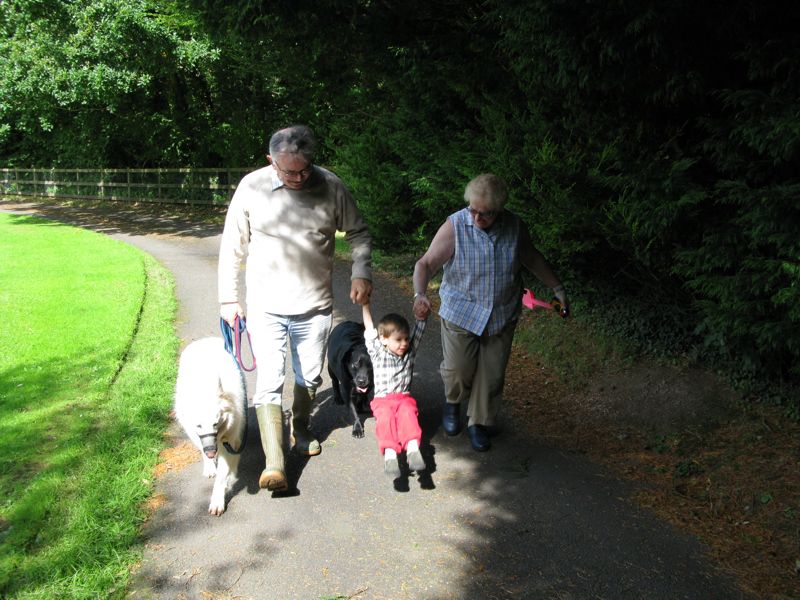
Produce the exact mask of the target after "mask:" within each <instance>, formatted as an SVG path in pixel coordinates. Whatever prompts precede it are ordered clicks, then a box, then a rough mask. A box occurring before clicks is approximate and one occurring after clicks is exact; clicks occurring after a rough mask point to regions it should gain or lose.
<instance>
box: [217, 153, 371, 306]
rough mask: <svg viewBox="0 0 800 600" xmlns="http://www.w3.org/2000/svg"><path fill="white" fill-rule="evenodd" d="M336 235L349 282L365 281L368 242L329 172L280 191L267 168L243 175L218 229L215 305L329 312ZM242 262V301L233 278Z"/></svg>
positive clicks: (358, 216) (354, 210) (316, 173)
mask: <svg viewBox="0 0 800 600" xmlns="http://www.w3.org/2000/svg"><path fill="white" fill-rule="evenodd" d="M337 231H343V232H345V239H346V240H347V241H348V242H349V243H350V247H351V251H352V259H353V268H352V278H354V279H355V278H363V279H370V280H371V279H372V266H371V245H372V239H371V237H370V235H369V232H368V231H367V226H366V225H365V223H364V221H363V219H362V217H361V213H360V212H359V211H358V208H357V207H356V205H355V202H354V201H353V197H352V196H351V194H350V192H349V191H348V189H347V188H346V187H345V185H344V184H343V183H342V181H341V180H340V179H339V178H338V177H337V176H336V175H334V174H333V173H331V172H330V171H328V170H326V169H323V168H322V167H318V166H315V167H314V171H313V173H312V174H311V176H310V177H309V180H308V183H307V185H306V187H305V188H304V189H302V190H291V189H288V188H286V187H284V186H283V184H282V182H281V181H280V179H279V178H278V176H277V173H276V172H275V169H274V168H273V167H271V166H270V167H265V168H263V169H259V170H257V171H254V172H252V173H249V174H247V175H245V177H244V178H243V179H242V181H241V182H240V183H239V185H238V187H237V188H236V192H235V193H234V195H233V198H232V199H231V203H230V206H229V207H228V214H227V216H226V218H225V228H224V230H223V232H222V242H221V243H220V251H219V279H218V284H219V290H218V291H219V301H220V303H224V302H239V303H241V304H242V305H243V306H244V305H245V302H246V305H247V310H248V311H251V310H259V311H264V312H269V313H274V314H281V315H300V314H305V313H307V312H310V311H312V310H322V309H326V308H330V307H331V306H332V305H333V289H332V272H333V251H334V235H335V234H336V232H337ZM245 261H246V264H245ZM243 265H244V266H245V278H244V279H245V286H246V289H247V297H246V298H245V297H244V293H243V292H244V291H243V290H242V289H241V288H242V285H241V280H240V277H239V272H240V270H241V269H242V266H243Z"/></svg>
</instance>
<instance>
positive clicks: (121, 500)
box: [0, 213, 178, 598]
mask: <svg viewBox="0 0 800 600" xmlns="http://www.w3.org/2000/svg"><path fill="white" fill-rule="evenodd" d="M0 257H2V259H1V260H0V320H1V321H2V330H0V331H2V333H1V334H0V432H2V433H1V434H0V495H2V498H3V501H2V508H0V597H3V598H6V597H9V598H106V597H114V596H121V595H122V594H123V593H124V590H125V586H126V584H127V579H128V573H129V568H130V566H131V565H132V564H133V563H134V562H136V561H137V560H138V558H139V556H140V554H141V548H140V546H139V543H140V539H139V530H140V526H141V524H142V522H143V520H144V518H145V516H146V513H145V510H144V506H143V503H144V501H145V500H146V499H147V497H148V496H149V494H150V493H151V491H152V485H153V482H152V469H153V466H154V464H155V462H156V460H157V457H158V452H159V450H160V449H161V448H162V444H163V442H162V435H163V432H164V430H165V428H166V427H167V425H168V419H169V418H168V413H169V409H170V404H171V397H172V391H173V386H174V376H175V369H176V354H177V348H178V342H177V339H176V337H175V334H174V329H173V322H174V315H175V300H174V293H173V282H172V279H171V276H170V275H169V273H168V272H166V271H165V270H164V268H163V267H161V266H160V265H159V264H158V263H156V262H155V261H154V260H153V259H152V258H150V257H149V256H147V255H146V254H144V253H143V252H141V251H139V250H137V249H135V248H133V247H131V246H128V245H126V244H123V243H121V242H118V241H115V240H113V239H111V238H109V237H106V236H103V235H100V234H96V233H92V232H89V231H85V230H82V229H77V228H73V227H69V226H66V225H61V224H58V223H54V222H51V221H47V220H42V219H38V218H34V217H27V216H18V215H9V214H4V213H0Z"/></svg>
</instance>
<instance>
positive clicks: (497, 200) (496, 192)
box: [464, 173, 508, 210]
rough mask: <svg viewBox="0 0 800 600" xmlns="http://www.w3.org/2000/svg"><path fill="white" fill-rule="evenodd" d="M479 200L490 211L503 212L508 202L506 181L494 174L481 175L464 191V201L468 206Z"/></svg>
mask: <svg viewBox="0 0 800 600" xmlns="http://www.w3.org/2000/svg"><path fill="white" fill-rule="evenodd" d="M478 199H480V200H482V201H483V202H484V203H486V204H487V206H486V208H487V209H489V210H501V209H502V208H503V206H505V204H506V200H508V188H507V187H506V183H505V181H503V180H502V179H500V178H499V177H498V176H497V175H495V174H493V173H481V174H480V175H478V176H477V177H475V178H474V179H473V180H472V181H470V182H469V183H468V184H467V187H466V188H465V189H464V200H466V201H467V204H469V203H470V202H471V201H472V200H478Z"/></svg>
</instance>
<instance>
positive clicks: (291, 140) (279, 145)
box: [269, 125, 317, 164]
mask: <svg viewBox="0 0 800 600" xmlns="http://www.w3.org/2000/svg"><path fill="white" fill-rule="evenodd" d="M316 151H317V139H316V138H315V137H314V132H312V131H311V129H310V128H308V127H306V126H305V125H291V126H290V127H286V128H285V129H280V130H279V131H276V132H275V133H273V134H272V137H271V138H270V140H269V154H270V156H276V155H278V154H299V155H300V156H302V157H303V158H305V159H306V160H307V161H308V162H309V164H310V163H312V162H314V154H315V153H316Z"/></svg>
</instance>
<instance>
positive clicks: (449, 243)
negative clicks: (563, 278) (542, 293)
mask: <svg viewBox="0 0 800 600" xmlns="http://www.w3.org/2000/svg"><path fill="white" fill-rule="evenodd" d="M507 198H508V192H507V189H506V186H505V183H504V182H503V180H502V179H500V178H499V177H497V176H496V175H492V174H490V173H485V174H482V175H478V176H477V177H475V179H473V180H472V181H470V182H469V183H468V184H467V187H466V189H465V191H464V199H465V200H466V202H467V206H466V207H465V208H463V209H461V210H459V211H458V212H455V213H453V214H452V215H450V216H449V217H448V218H447V220H446V221H445V222H444V224H443V225H442V226H441V227H440V228H439V231H438V232H437V233H436V235H435V236H434V238H433V241H431V245H430V247H429V248H428V250H427V252H426V253H425V255H424V256H423V257H422V258H420V259H419V261H417V264H416V266H415V267H414V292H415V293H414V314H415V316H416V317H417V318H418V319H424V318H427V316H428V315H429V314H430V312H431V303H430V300H429V299H428V297H427V296H426V290H427V288H428V283H429V282H430V280H431V277H433V275H435V274H436V273H437V272H438V271H439V269H441V268H444V274H443V277H442V284H441V287H440V289H439V296H440V298H441V305H440V308H439V316H440V317H441V319H442V327H441V330H442V352H443V357H444V358H443V361H442V366H441V374H442V380H443V382H444V390H445V399H446V403H445V405H444V413H443V419H442V425H443V428H444V430H445V433H447V435H451V436H452V435H457V434H458V433H459V432H460V431H461V403H462V402H464V401H466V404H467V416H468V418H469V422H468V423H467V433H468V434H469V439H470V443H471V444H472V447H473V449H475V450H476V451H478V452H485V451H487V450H488V449H489V448H490V447H491V442H490V441H489V435H488V434H489V429H488V428H489V427H491V426H492V425H494V422H495V418H496V417H497V413H498V411H499V409H500V403H501V400H502V393H503V384H504V382H505V370H506V365H507V364H508V359H509V354H510V352H511V341H512V339H513V337H514V329H515V327H516V325H517V319H518V318H519V315H520V311H521V306H522V305H521V298H522V291H523V287H522V278H521V268H522V267H523V266H524V267H526V268H527V269H528V270H529V271H531V272H532V273H533V274H534V275H536V277H538V278H539V279H540V280H541V281H542V283H544V284H545V285H546V286H548V287H551V288H553V293H554V294H555V296H556V297H557V298H558V300H559V301H560V302H561V304H562V307H563V311H564V312H563V313H562V314H563V315H564V316H566V315H567V314H568V311H569V304H568V303H567V296H566V292H565V291H564V286H563V285H562V284H561V282H560V281H559V279H558V277H557V276H556V275H555V273H553V270H552V269H551V268H550V265H549V264H548V263H547V261H546V260H545V258H544V256H542V254H541V253H540V252H539V251H538V250H537V249H536V248H534V246H533V243H532V242H531V239H530V236H529V234H528V231H527V230H526V229H525V227H524V226H523V224H522V222H521V221H520V219H519V218H518V217H517V216H516V215H514V214H513V213H511V212H509V211H507V210H504V208H503V207H504V205H505V203H506V200H507Z"/></svg>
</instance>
